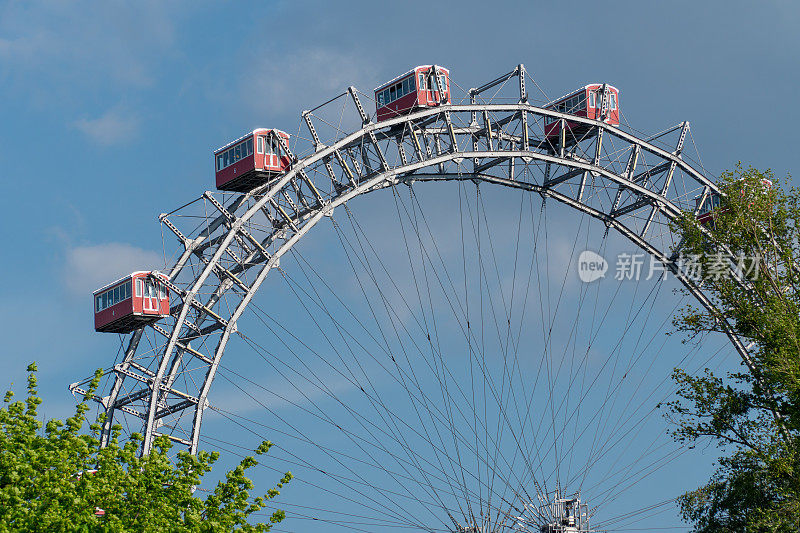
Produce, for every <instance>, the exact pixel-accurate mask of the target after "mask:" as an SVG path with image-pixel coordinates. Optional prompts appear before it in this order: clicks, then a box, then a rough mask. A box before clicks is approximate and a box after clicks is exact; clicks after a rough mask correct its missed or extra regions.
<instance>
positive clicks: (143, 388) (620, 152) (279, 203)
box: [71, 65, 749, 453]
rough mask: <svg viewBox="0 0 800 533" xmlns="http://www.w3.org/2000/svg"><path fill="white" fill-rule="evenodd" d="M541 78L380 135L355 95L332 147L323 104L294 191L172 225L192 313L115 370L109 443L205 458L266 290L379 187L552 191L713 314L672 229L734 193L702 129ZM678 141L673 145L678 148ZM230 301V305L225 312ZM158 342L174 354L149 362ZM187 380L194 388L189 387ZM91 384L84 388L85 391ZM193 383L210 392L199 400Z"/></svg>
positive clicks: (482, 90)
mask: <svg viewBox="0 0 800 533" xmlns="http://www.w3.org/2000/svg"><path fill="white" fill-rule="evenodd" d="M529 79H530V78H528V77H527V75H526V71H525V68H524V66H523V65H519V66H518V67H516V68H515V69H513V70H512V71H511V72H509V73H508V74H506V75H504V76H501V77H499V78H497V79H496V80H494V81H492V82H489V83H487V84H485V85H484V86H482V87H479V88H475V89H470V90H469V91H466V94H465V96H464V97H463V98H462V99H461V101H460V102H455V101H454V102H450V103H446V104H442V105H440V106H438V107H434V108H430V109H424V110H421V111H416V112H414V113H412V114H409V115H405V116H401V117H397V118H393V119H390V120H386V121H383V122H379V123H375V122H373V121H372V120H371V118H370V116H369V114H368V113H367V112H366V111H365V107H364V103H363V102H362V100H364V98H365V96H364V95H363V93H359V92H358V91H357V90H356V89H355V88H353V87H350V88H349V89H348V90H347V91H346V92H344V93H342V94H341V95H339V96H337V97H336V98H334V99H332V100H331V101H329V102H328V103H326V104H324V105H325V106H331V105H340V104H341V105H342V106H343V109H346V110H347V113H349V116H350V118H352V122H353V123H355V124H356V127H354V128H352V131H343V130H342V128H340V127H337V128H334V133H333V134H332V135H331V138H330V139H322V138H321V136H320V135H319V134H318V130H320V129H321V127H320V122H318V121H317V117H318V115H319V114H320V109H322V107H323V106H320V108H316V109H314V110H311V111H305V112H303V114H302V121H301V124H302V128H303V131H304V134H303V135H302V136H297V138H298V141H297V144H296V145H295V146H294V150H292V149H290V147H289V144H288V143H287V142H286V141H285V140H284V139H283V138H278V142H280V143H281V148H282V150H283V151H284V152H285V153H287V154H289V156H290V157H291V158H292V161H293V163H292V164H291V167H290V170H289V171H288V172H286V173H285V174H283V175H282V176H281V177H280V178H278V179H277V180H275V181H273V182H270V183H267V184H265V185H262V186H260V187H257V188H255V189H253V190H250V191H249V192H247V193H242V194H231V193H222V192H213V193H212V192H205V193H204V194H203V195H202V196H201V197H199V198H197V199H196V200H194V201H193V202H191V203H190V204H187V205H192V204H197V203H203V204H204V205H205V206H206V207H205V209H206V212H207V217H206V218H205V220H203V221H202V224H201V225H200V226H198V227H199V229H197V228H195V230H192V229H191V228H182V227H178V226H179V224H178V223H176V222H175V220H176V218H175V215H176V214H179V213H180V209H178V210H176V211H173V212H171V213H167V214H162V215H160V217H159V220H160V222H161V224H162V225H163V227H165V228H168V229H169V232H170V233H171V234H172V235H174V237H176V238H177V240H178V241H179V243H180V246H181V252H180V255H179V257H178V258H177V260H176V261H175V263H174V265H173V266H172V267H171V269H169V270H168V271H167V272H165V273H166V274H168V275H169V277H170V280H172V281H171V282H170V283H168V288H169V290H170V291H171V294H172V295H173V296H178V298H176V302H177V303H175V304H174V305H173V307H172V309H171V314H170V316H169V317H168V318H166V319H164V320H162V321H160V322H159V323H156V324H153V325H151V326H147V327H145V328H142V329H140V330H137V331H135V332H134V333H132V334H130V336H129V338H128V340H127V342H126V346H125V350H124V357H123V358H122V360H121V362H119V363H117V364H116V365H114V366H113V368H111V369H110V370H109V375H110V377H111V379H110V380H109V381H108V382H109V383H110V386H109V388H108V389H107V390H104V391H102V394H100V395H97V396H96V397H95V399H96V400H97V402H99V403H100V404H101V406H102V411H104V412H105V415H106V419H105V423H104V426H103V430H102V439H103V441H104V442H108V439H109V436H110V433H111V427H112V425H113V424H114V422H115V420H116V421H118V420H120V417H125V419H126V420H128V421H130V425H131V426H136V425H138V424H140V427H142V428H143V434H144V443H143V450H142V451H143V452H147V451H148V450H149V449H150V448H151V446H152V445H153V441H154V439H155V438H156V437H158V436H161V435H165V436H167V437H168V438H169V439H171V440H172V441H174V442H176V443H179V444H180V445H183V446H185V447H186V448H187V449H188V450H189V451H190V452H191V453H196V452H197V451H198V446H199V437H200V432H201V426H202V422H203V414H204V412H205V411H206V410H207V409H208V408H209V402H208V395H209V390H210V388H211V385H212V383H213V382H214V378H215V375H216V373H217V370H218V367H219V364H220V360H221V359H222V357H223V355H224V353H225V348H226V346H227V344H228V341H229V339H230V338H231V336H232V335H234V334H236V333H237V320H238V319H239V318H240V316H241V315H242V313H243V312H244V311H245V310H246V309H247V307H248V304H250V303H251V301H252V299H253V297H254V295H255V294H256V293H257V291H258V289H259V287H261V285H262V283H263V282H264V280H265V278H267V276H268V275H269V274H270V273H271V272H273V271H274V270H275V269H276V268H280V260H281V257H282V256H284V255H285V254H286V253H287V252H288V251H289V250H290V249H291V248H292V247H293V246H294V245H295V244H296V243H297V242H298V241H299V240H300V239H301V238H302V237H303V236H304V235H306V234H307V233H308V232H309V231H311V229H312V228H314V227H315V225H316V224H317V223H318V222H320V221H321V220H323V219H325V218H326V217H329V216H331V214H332V213H333V212H334V210H335V209H336V208H337V207H340V206H343V205H345V204H346V203H347V202H348V201H349V200H351V199H353V198H355V197H358V196H360V195H364V194H366V193H369V192H371V191H376V190H379V189H385V188H390V187H399V186H405V185H413V184H414V183H416V182H436V181H443V180H444V181H458V180H464V181H471V182H475V183H476V184H481V185H483V184H486V185H497V186H502V187H507V188H511V189H519V190H521V191H527V192H529V193H537V194H538V195H540V196H541V197H542V199H543V201H544V200H554V201H557V202H560V203H562V204H564V205H566V206H568V207H570V208H572V209H574V210H577V211H579V212H582V213H584V214H586V215H589V216H590V217H593V218H595V219H597V220H599V221H601V222H602V223H603V224H605V226H606V227H607V228H608V229H609V230H613V231H616V232H618V233H619V234H621V235H622V236H624V237H625V238H627V239H628V240H629V241H630V242H632V243H633V244H634V245H635V246H637V247H638V248H640V249H641V250H643V251H644V252H646V253H648V254H650V255H651V256H652V257H653V258H655V259H656V260H658V261H660V262H661V263H663V264H664V265H665V267H666V268H667V269H668V270H669V271H671V272H672V273H673V274H674V275H675V276H676V278H677V279H678V280H679V281H680V282H681V283H682V284H683V286H684V287H685V288H686V289H687V290H688V291H689V292H691V293H692V294H693V295H694V297H695V298H696V299H697V300H698V301H699V302H700V303H701V304H702V305H703V306H706V307H707V308H709V309H713V307H712V302H711V301H710V299H709V298H708V297H707V296H706V295H705V294H704V293H703V290H702V287H699V286H698V285H697V284H696V283H695V281H693V279H692V278H691V276H689V275H688V274H687V273H686V272H685V268H684V266H683V265H682V263H681V262H680V261H678V257H679V255H678V252H679V251H680V242H678V241H677V240H676V236H675V235H674V234H673V232H672V231H671V230H670V222H671V221H674V220H675V219H676V218H677V217H679V216H681V214H682V213H684V212H687V211H692V210H694V209H697V207H696V205H699V204H695V199H696V197H698V196H700V197H701V198H706V197H707V196H708V195H710V194H712V193H719V190H718V189H717V187H716V186H715V184H714V183H713V182H712V181H711V180H710V179H709V178H708V177H706V176H705V175H703V173H702V172H700V171H699V170H698V169H696V168H694V167H693V166H692V164H690V163H689V162H687V161H686V160H685V159H684V158H683V157H682V152H683V148H684V144H685V143H686V140H687V135H688V132H689V123H688V122H682V123H680V124H678V125H676V126H675V127H673V128H670V129H668V130H666V131H664V132H662V133H661V134H659V135H658V136H656V137H649V138H641V137H639V136H637V135H634V134H632V133H630V132H628V131H625V130H623V129H620V128H616V127H611V126H609V125H608V124H605V123H604V122H601V121H595V120H589V119H586V118H581V117H576V116H572V115H567V114H565V113H560V112H557V111H553V110H551V109H545V108H543V107H537V106H535V105H532V104H531V103H529V98H528V91H527V89H526V81H527V80H529ZM512 89H513V90H512ZM509 91H510V92H511V93H512V96H511V97H509V96H508V93H509ZM501 94H502V95H503V97H502V98H501V97H500V96H499V95H501ZM454 100H455V99H454ZM545 117H552V118H555V119H559V120H562V121H564V120H566V119H569V120H570V121H572V122H577V123H580V124H582V125H583V126H585V128H583V130H585V131H586V133H585V134H581V136H580V137H575V136H572V135H571V134H570V133H569V132H568V131H567V132H565V128H564V127H562V128H561V129H560V131H561V134H560V136H559V137H558V138H557V139H551V138H546V137H544V136H543V133H542V132H543V123H544V119H545ZM562 124H563V122H562ZM359 125H360V126H359ZM667 139H669V142H670V143H671V148H665V147H664V146H666V144H665V141H666V140H667ZM295 154H298V155H295ZM701 203H702V200H701ZM181 209H186V207H183V208H181ZM223 297H224V298H225V301H226V305H221V301H222V299H223ZM231 302H234V304H231ZM722 327H723V329H724V330H725V332H726V333H727V335H728V337H729V339H730V340H731V342H732V343H733V346H734V347H735V348H736V350H737V351H738V353H739V354H740V355H741V356H742V358H743V359H744V360H745V362H748V363H749V357H748V355H747V350H746V347H745V346H744V345H743V343H742V342H741V340H740V339H739V338H737V337H736V336H735V335H734V334H733V333H732V330H731V328H730V327H729V325H728V324H726V323H723V324H722ZM148 337H152V338H154V339H161V341H160V342H157V343H156V344H155V345H156V346H157V349H155V350H151V351H150V352H148V354H147V355H144V350H145V348H144V347H143V344H144V343H143V339H145V338H148ZM187 373H191V374H192V376H193V377H192V379H191V380H186V379H180V380H179V379H178V378H179V376H185V375H186V374H187ZM85 383H86V382H85V381H84V382H80V383H76V384H73V385H72V386H71V389H72V390H73V391H74V392H79V393H84V392H85V390H84V388H85ZM179 383H181V384H184V385H181V386H180V387H179ZM187 383H192V384H194V385H193V387H192V388H188V387H186V386H185V384H187Z"/></svg>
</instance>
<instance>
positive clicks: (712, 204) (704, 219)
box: [694, 178, 772, 226]
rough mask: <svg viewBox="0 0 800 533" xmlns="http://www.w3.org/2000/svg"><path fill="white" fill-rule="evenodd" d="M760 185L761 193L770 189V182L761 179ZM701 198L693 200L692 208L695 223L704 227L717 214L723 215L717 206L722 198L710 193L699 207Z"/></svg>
mask: <svg viewBox="0 0 800 533" xmlns="http://www.w3.org/2000/svg"><path fill="white" fill-rule="evenodd" d="M742 179H743V178H740V179H739V180H738V181H741V180H742ZM761 185H763V186H764V189H763V192H764V193H766V192H768V191H769V190H770V189H771V188H772V181H770V180H768V179H762V180H761ZM742 195H744V191H742ZM701 198H702V196H698V197H697V198H695V199H694V206H695V209H696V210H697V221H698V222H699V223H700V224H702V225H703V226H705V225H707V224H708V223H709V222H712V221H713V220H714V217H715V216H716V214H717V213H724V212H725V209H723V210H722V211H720V210H719V206H720V204H721V203H722V196H720V195H719V193H715V192H712V193H710V194H709V195H708V196H706V200H705V202H703V205H700V199H701Z"/></svg>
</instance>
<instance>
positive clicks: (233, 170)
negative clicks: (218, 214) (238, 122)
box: [214, 128, 291, 192]
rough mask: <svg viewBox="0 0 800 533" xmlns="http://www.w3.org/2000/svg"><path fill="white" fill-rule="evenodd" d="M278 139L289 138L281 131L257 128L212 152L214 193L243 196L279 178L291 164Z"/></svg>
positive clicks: (285, 139) (286, 139)
mask: <svg viewBox="0 0 800 533" xmlns="http://www.w3.org/2000/svg"><path fill="white" fill-rule="evenodd" d="M278 136H280V137H281V138H282V139H283V140H284V141H288V140H289V134H288V133H285V132H282V131H281V130H275V129H271V130H270V129H266V128H259V129H257V130H253V131H252V132H250V133H248V134H247V135H244V136H242V137H239V138H238V139H236V140H235V141H233V142H230V143H228V144H226V145H225V146H223V147H222V148H219V149H217V150H214V165H215V166H214V168H215V171H216V176H217V189H219V190H221V191H236V192H247V191H249V190H250V189H252V188H253V187H257V186H258V185H263V184H264V183H267V182H269V181H270V180H272V179H274V178H276V177H278V176H279V175H280V174H282V173H283V172H284V171H285V170H286V169H287V168H288V167H289V165H290V163H291V161H290V159H289V157H288V156H287V155H286V154H285V153H283V150H281V147H280V143H279V142H278Z"/></svg>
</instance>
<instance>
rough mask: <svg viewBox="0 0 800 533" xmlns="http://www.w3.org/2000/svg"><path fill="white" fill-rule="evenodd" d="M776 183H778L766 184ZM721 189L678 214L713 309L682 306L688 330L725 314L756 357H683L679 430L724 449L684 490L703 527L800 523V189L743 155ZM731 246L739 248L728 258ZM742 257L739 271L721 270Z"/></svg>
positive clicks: (717, 323)
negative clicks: (735, 361) (706, 203)
mask: <svg viewBox="0 0 800 533" xmlns="http://www.w3.org/2000/svg"><path fill="white" fill-rule="evenodd" d="M770 183H771V185H769V184H770ZM720 185H721V189H722V190H723V191H724V192H725V196H724V197H723V198H722V200H721V205H720V206H719V207H717V208H716V209H714V211H713V217H712V219H711V220H709V221H706V222H704V223H703V224H700V223H698V221H697V219H696V218H695V217H694V216H693V215H692V214H691V213H687V214H686V215H685V216H684V217H683V218H682V219H681V220H679V221H678V222H677V223H676V224H675V229H676V230H677V231H679V233H680V234H681V235H682V237H683V243H682V248H681V250H680V251H681V253H682V254H683V256H684V257H687V256H691V257H695V258H698V259H699V261H698V262H699V263H700V265H701V267H702V269H701V272H702V274H701V279H702V281H701V284H702V286H703V290H704V292H705V293H706V294H708V295H709V296H710V297H711V299H712V301H713V303H714V305H715V306H716V308H717V309H718V310H719V312H718V313H712V312H709V311H707V310H706V309H705V308H700V307H693V306H689V307H687V308H685V309H683V310H682V312H681V313H680V314H679V315H678V316H677V317H676V320H675V325H676V326H677V329H678V330H679V331H682V332H685V333H687V334H688V336H687V339H686V340H687V342H691V341H692V339H696V338H698V337H699V336H703V335H705V334H707V333H709V332H715V331H721V329H722V324H723V322H722V320H726V321H727V322H728V323H729V324H730V325H731V327H732V329H733V331H734V333H735V334H736V335H738V336H739V337H740V338H741V339H742V340H743V341H744V342H745V344H749V348H750V356H751V363H750V364H749V365H743V368H742V370H741V371H739V372H733V373H728V374H725V375H724V376H717V375H715V374H714V373H713V372H711V371H710V370H709V369H706V370H705V372H703V373H702V374H701V375H698V376H692V375H689V374H688V373H686V372H685V371H683V370H681V369H676V370H675V372H674V374H673V378H674V379H675V381H676V382H677V384H678V399H677V400H675V401H673V402H670V403H669V404H667V406H666V407H667V411H666V412H667V417H668V418H669V419H670V420H671V421H672V422H673V423H674V426H673V435H674V437H675V438H676V439H678V440H680V441H682V442H685V443H688V444H689V445H691V446H694V445H695V444H696V443H697V442H698V441H700V440H705V439H710V440H711V441H712V442H715V443H716V444H717V445H719V446H720V448H721V451H722V457H721V459H719V463H718V468H717V470H716V472H715V473H714V474H713V476H712V478H711V479H710V480H709V481H708V483H706V484H705V485H704V486H702V487H700V488H698V489H697V490H694V491H691V492H688V493H686V494H684V495H683V496H682V497H681V498H680V499H679V503H680V506H681V510H682V513H683V517H684V519H686V520H687V521H689V522H691V523H692V524H693V526H694V529H695V530H696V531H698V532H711V531H714V532H720V531H722V532H740V531H759V532H760V531H772V532H784V531H786V532H788V531H792V532H797V531H800V343H799V342H798V337H800V264H799V263H798V261H800V195H799V194H798V191H797V190H796V189H794V188H790V189H787V190H786V191H784V190H783V189H782V188H781V187H780V184H779V183H777V181H776V179H775V177H774V175H773V173H772V172H771V171H768V170H767V171H759V170H756V169H754V168H744V167H742V165H741V164H739V165H737V167H736V169H735V170H733V171H730V172H725V173H724V174H723V175H722V176H721V182H720ZM731 258H732V260H731ZM720 264H722V265H723V266H725V267H727V266H728V265H736V267H737V270H738V277H739V280H737V279H736V276H725V275H719V273H720V272H721V271H722V270H723V269H721V268H719V266H720Z"/></svg>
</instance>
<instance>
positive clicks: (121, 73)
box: [0, 0, 182, 87]
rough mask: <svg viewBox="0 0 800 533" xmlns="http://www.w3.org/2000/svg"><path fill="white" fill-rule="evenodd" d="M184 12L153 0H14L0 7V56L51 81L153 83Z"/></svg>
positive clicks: (17, 69) (15, 68)
mask: <svg viewBox="0 0 800 533" xmlns="http://www.w3.org/2000/svg"><path fill="white" fill-rule="evenodd" d="M181 13H182V6H179V5H165V3H164V2H156V1H153V0H147V1H141V2H136V3H126V2H118V1H110V2H101V3H97V2H85V1H83V2H80V1H79V2H52V1H30V2H11V3H8V4H7V5H5V6H3V7H2V8H0V32H3V33H5V35H4V38H3V39H0V57H2V58H3V59H4V60H5V61H6V63H7V64H6V66H7V67H10V68H11V69H12V71H14V72H17V73H19V74H22V73H26V72H34V73H36V75H37V77H39V76H44V77H46V78H47V79H48V80H51V81H54V79H53V78H55V77H59V76H65V77H67V78H69V79H70V81H71V82H79V83H88V84H91V85H96V84H97V82H98V81H99V80H110V81H112V82H116V83H124V84H126V85H134V86H140V87H142V86H150V85H152V83H153V81H154V79H155V78H156V73H155V72H154V70H155V69H156V68H157V66H158V63H159V61H160V60H161V59H162V58H163V57H164V56H165V55H170V54H171V53H172V52H171V48H172V47H173V45H174V42H175V29H174V21H175V20H176V19H178V18H179V17H180V16H181ZM32 59H34V61H31V60H32Z"/></svg>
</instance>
